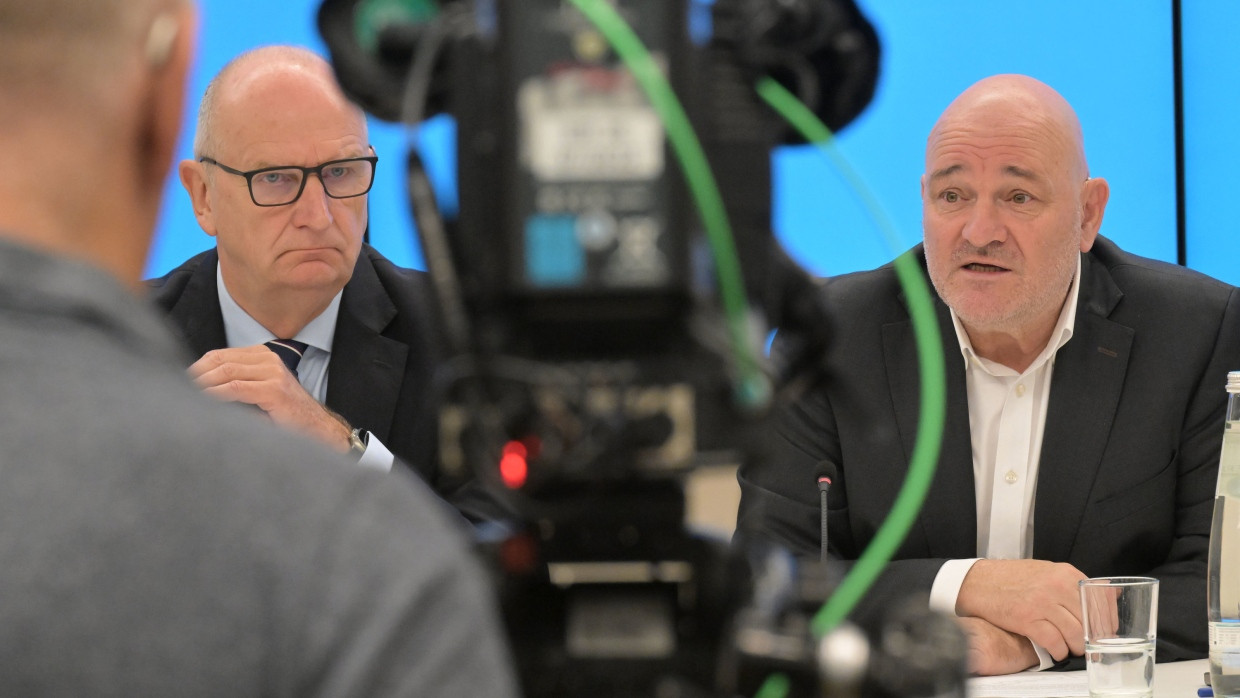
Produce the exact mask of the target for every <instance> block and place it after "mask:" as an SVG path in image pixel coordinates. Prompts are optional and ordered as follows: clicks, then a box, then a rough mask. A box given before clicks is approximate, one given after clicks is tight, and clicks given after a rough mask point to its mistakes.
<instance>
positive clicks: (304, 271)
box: [282, 261, 352, 293]
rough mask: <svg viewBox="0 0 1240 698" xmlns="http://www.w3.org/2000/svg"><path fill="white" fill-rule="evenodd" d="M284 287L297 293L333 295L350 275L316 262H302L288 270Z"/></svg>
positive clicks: (334, 267)
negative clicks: (325, 292)
mask: <svg viewBox="0 0 1240 698" xmlns="http://www.w3.org/2000/svg"><path fill="white" fill-rule="evenodd" d="M349 271H352V270H349ZM282 276H283V277H284V286H286V287H288V288H290V289H294V290H299V291H331V292H332V293H335V292H336V291H339V290H340V289H342V288H344V285H345V284H346V283H348V281H349V276H350V274H349V273H348V272H346V271H345V270H343V269H340V268H339V267H336V266H333V265H330V264H326V263H324V262H318V261H308V262H302V263H300V264H298V265H296V266H295V267H293V268H292V269H289V270H288V271H287V272H286V273H285V274H283V275H282Z"/></svg>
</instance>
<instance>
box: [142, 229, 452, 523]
mask: <svg viewBox="0 0 1240 698" xmlns="http://www.w3.org/2000/svg"><path fill="white" fill-rule="evenodd" d="M218 262H219V257H218V255H217V254H216V251H215V250H214V249H211V250H208V251H206V252H203V253H201V254H198V255H196V256H194V257H192V258H190V259H189V260H188V261H186V262H185V263H184V264H182V265H181V266H179V267H177V268H176V269H173V270H172V271H171V272H169V273H168V274H167V275H165V276H163V277H161V278H158V279H152V280H150V281H148V282H147V283H148V285H149V286H150V289H151V298H152V300H154V302H155V303H156V304H157V305H158V306H159V307H160V308H162V309H163V310H164V311H165V312H166V313H167V316H168V318H169V319H170V320H171V321H172V323H173V324H174V325H175V327H176V329H178V330H179V331H180V333H181V336H182V338H183V339H184V341H185V343H186V345H187V346H188V347H189V348H190V350H191V351H192V352H193V359H194V360H197V359H198V358H199V357H201V356H202V355H203V354H205V353H207V352H208V351H211V350H213V349H222V348H224V347H227V346H228V345H227V342H226V339H225V335H224V317H223V314H222V313H221V312H220V303H219V294H218V292H217V290H216V284H215V279H216V275H215V270H216V266H217V264H218ZM428 284H429V280H428V278H427V276H426V274H425V273H424V272H420V271H417V270H413V269H406V268H404V267H399V266H397V265H395V264H393V263H392V262H391V261H389V260H388V259H387V258H385V257H384V256H383V255H381V254H379V252H378V251H376V250H375V249H374V248H372V247H371V246H369V245H363V246H362V251H361V253H360V254H359V255H358V258H357V264H356V266H355V267H354V270H353V276H352V278H351V279H350V280H349V282H348V283H347V284H345V287H344V294H343V295H342V296H341V299H340V313H339V315H338V317H337V319H336V334H335V337H334V339H333V345H332V356H331V361H330V363H329V364H328V369H327V376H328V378H327V400H326V404H327V406H328V407H329V408H331V409H332V410H334V411H335V412H337V413H339V414H340V415H341V416H342V417H344V418H345V419H346V420H348V422H349V423H350V424H352V425H353V426H355V427H360V428H362V429H365V430H367V431H369V432H370V433H372V434H374V435H375V436H376V437H378V438H379V440H380V441H382V442H383V444H384V445H385V446H387V447H388V449H389V450H391V451H392V453H393V454H394V455H395V456H396V457H397V459H399V460H400V461H402V462H404V463H405V464H406V465H408V466H409V467H410V468H412V469H413V470H414V471H415V472H417V473H418V474H419V475H421V476H422V478H423V479H424V480H425V481H426V482H428V483H429V484H430V485H431V486H432V487H433V488H434V489H436V490H437V491H438V492H439V493H440V494H441V495H444V496H446V497H448V498H449V499H452V498H453V497H454V495H455V493H456V492H457V490H458V488H459V486H460V485H461V484H462V480H461V479H459V478H455V477H452V478H449V477H447V476H445V475H444V474H443V473H441V472H440V470H439V468H438V465H437V463H438V457H437V454H438V448H437V444H438V433H437V429H438V427H437V424H438V421H437V419H436V410H437V406H436V400H435V399H434V395H433V386H432V385H431V380H432V372H433V371H434V369H435V366H436V354H437V351H438V347H439V346H440V344H439V340H438V337H437V335H436V334H434V332H435V328H434V324H433V323H432V322H430V320H429V318H431V317H432V315H431V314H430V312H431V310H432V308H431V306H430V301H431V298H432V296H431V289H430V287H429V285H428Z"/></svg>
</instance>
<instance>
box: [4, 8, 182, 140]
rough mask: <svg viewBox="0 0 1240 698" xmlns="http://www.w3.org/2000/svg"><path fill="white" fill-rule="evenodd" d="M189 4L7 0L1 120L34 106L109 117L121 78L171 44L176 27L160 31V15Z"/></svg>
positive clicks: (9, 119) (16, 116) (23, 114)
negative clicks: (158, 25)
mask: <svg viewBox="0 0 1240 698" xmlns="http://www.w3.org/2000/svg"><path fill="white" fill-rule="evenodd" d="M186 5H187V2H185V1H184V0H89V1H83V0H38V1H37V2H32V1H31V0H0V93H2V94H3V95H4V98H3V99H0V119H4V120H5V121H7V122H9V123H12V122H13V121H14V120H16V119H19V118H23V117H27V118H28V117H31V116H34V114H33V112H34V111H35V110H34V109H33V107H39V106H43V105H48V106H58V107H60V108H61V109H64V110H66V111H69V112H71V113H76V114H80V115H90V116H91V117H93V118H94V119H101V118H104V117H106V116H107V115H108V113H109V110H108V107H109V106H110V104H109V101H108V100H109V99H110V98H111V99H115V98H116V95H117V94H118V93H119V92H121V91H122V90H118V89H117V87H118V82H123V81H125V80H126V79H127V78H128V77H129V76H131V75H133V74H134V73H135V72H137V71H139V70H140V69H141V67H142V65H143V63H144V59H145V58H147V57H148V56H147V55H146V54H147V53H148V52H150V53H158V52H160V51H166V50H167V48H168V46H169V45H170V42H171V38H172V37H171V36H169V33H170V31H168V30H165V29H164V28H160V29H156V30H155V31H154V32H152V27H153V25H154V24H155V23H156V21H157V18H158V17H160V16H161V15H169V16H171V14H172V13H175V12H176V11H178V10H183V9H184V7H185V6H186ZM163 26H164V27H167V24H166V23H165V24H164V25H163ZM171 31H172V32H175V29H172V30H171ZM152 34H158V36H152ZM148 43H149V44H150V45H149V46H148ZM155 57H157V58H158V56H155Z"/></svg>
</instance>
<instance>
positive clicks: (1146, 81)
mask: <svg viewBox="0 0 1240 698" xmlns="http://www.w3.org/2000/svg"><path fill="white" fill-rule="evenodd" d="M318 4H319V0H283V1H282V2H279V3H275V2H241V1H240V0H202V1H201V4H200V7H201V12H202V15H201V20H202V34H201V41H200V54H199V55H200V58H199V60H198V63H197V66H196V71H195V77H194V80H193V84H192V86H191V92H190V95H189V97H188V103H187V114H188V115H191V116H192V115H193V113H194V108H195V107H196V104H197V101H198V98H199V96H200V95H201V94H202V90H203V88H204V87H205V84H206V81H207V79H208V78H209V77H210V76H211V75H213V74H214V73H215V72H216V71H218V70H219V69H220V67H221V66H222V65H223V64H224V63H225V62H226V61H227V60H228V59H230V58H231V57H233V56H235V55H236V54H238V53H239V52H241V51H243V50H245V49H248V48H251V47H254V46H259V45H262V44H269V43H293V44H300V45H305V46H309V47H311V48H314V49H316V50H318V51H320V52H322V51H323V48H322V43H321V41H320V39H319V37H318V34H317V31H316V30H315V24H314V22H315V13H316V11H317V9H318ZM860 4H861V6H862V8H863V10H864V11H865V12H866V14H867V15H868V16H869V18H870V20H871V21H872V22H873V23H874V25H875V26H876V28H877V29H878V32H879V35H880V39H881V41H882V46H883V60H882V75H881V78H880V83H879V86H878V91H877V94H876V96H875V99H874V101H873V103H872V104H871V105H870V107H869V108H868V109H867V111H866V112H865V113H864V114H863V115H862V117H861V118H860V119H858V120H857V121H856V122H855V123H854V124H852V125H851V126H849V127H848V128H847V129H845V131H844V132H843V133H842V134H841V135H840V138H839V139H838V140H837V144H838V147H839V148H840V151H841V152H842V153H843V154H844V156H845V157H847V159H848V160H849V161H850V162H851V163H852V166H853V167H854V168H855V169H856V170H857V171H858V172H859V173H860V174H861V176H862V177H863V178H864V179H865V181H866V182H868V185H869V187H870V188H871V189H872V190H873V192H874V194H875V196H876V197H877V199H878V201H879V202H880V204H881V206H882V208H883V210H884V211H885V212H886V215H887V216H889V217H890V219H891V220H892V221H893V223H894V225H895V228H896V230H897V231H898V236H899V238H900V240H899V243H898V245H897V246H898V247H900V248H903V247H907V246H910V245H912V244H914V243H916V242H917V241H918V240H919V239H920V237H921V223H920V218H921V205H920V200H919V195H918V177H919V176H920V174H921V172H922V169H923V156H924V148H925V137H926V134H927V132H928V131H929V129H930V127H931V126H932V125H933V123H934V120H935V119H936V118H937V116H938V114H939V113H940V112H941V111H942V109H943V108H944V107H945V106H946V105H947V103H948V102H949V101H950V100H951V99H952V98H953V97H954V96H955V95H956V94H958V93H959V92H960V91H961V90H963V89H964V88H965V87H967V86H968V85H969V84H971V83H972V82H974V81H976V80H977V79H979V78H981V77H984V76H986V75H990V74H993V73H1000V72H1019V73H1026V74H1029V75H1032V76H1034V77H1036V78H1038V79H1040V80H1043V81H1045V82H1047V83H1049V84H1050V85H1052V86H1053V87H1055V88H1056V89H1058V90H1059V91H1060V92H1061V93H1063V95H1064V96H1065V97H1066V98H1067V99H1068V100H1069V101H1070V102H1071V103H1072V104H1073V105H1074V106H1075V107H1076V109H1077V111H1078V113H1079V114H1080V117H1081V121H1082V123H1083V126H1084V130H1085V139H1086V151H1087V153H1088V156H1089V159H1090V165H1091V170H1092V174H1093V175H1095V176H1102V177H1105V178H1106V179H1108V180H1109V181H1110V183H1111V190H1112V195H1111V203H1110V205H1109V207H1108V209H1107V215H1106V219H1105V221H1104V223H1103V226H1102V233H1103V234H1104V235H1107V236H1109V237H1111V238H1113V239H1115V240H1117V241H1118V242H1119V243H1120V244H1121V245H1123V246H1124V247H1126V248H1127V249H1129V250H1131V251H1134V252H1137V253H1139V254H1143V255H1147V256H1151V257H1157V258H1160V259H1165V260H1168V261H1176V241H1177V237H1176V236H1177V230H1176V226H1177V220H1176V206H1177V200H1176V146H1175V122H1174V105H1175V100H1174V76H1175V74H1174V61H1173V41H1172V39H1173V31H1172V5H1171V3H1128V2H1120V1H1119V0H1112V1H1099V2H1089V3H1082V2H1079V1H1077V0H1072V1H1069V0H1046V1H1045V2H1043V3H1041V4H1040V5H1039V6H1038V8H1037V10H1036V11H1030V10H1029V9H1028V8H1026V9H1024V10H1018V9H1016V8H1013V7H1012V6H1011V5H1009V4H1008V3H995V2H992V1H991V0H956V2H953V3H951V6H950V9H949V8H947V7H946V6H944V5H942V4H940V3H914V2H882V1H880V0H861V3H860ZM1119 17H1122V21H1119V20H1118V19H1117V18H1119ZM1220 17H1222V18H1224V19H1223V21H1220ZM1065 18H1071V19H1070V21H1066V20H1065ZM1237 19H1240V7H1237V6H1236V5H1235V4H1234V3H1229V2H1227V0H1206V1H1203V2H1195V3H1192V6H1191V8H1189V9H1186V11H1185V14H1184V22H1183V24H1184V29H1185V33H1186V35H1187V34H1188V33H1189V32H1191V33H1192V36H1193V37H1195V38H1194V39H1193V40H1192V41H1188V40H1186V41H1185V42H1184V45H1185V57H1184V90H1185V99H1184V104H1185V137H1186V142H1187V146H1186V148H1185V162H1186V163H1187V164H1188V166H1189V168H1190V169H1189V171H1188V176H1187V177H1186V182H1187V195H1186V197H1185V205H1186V207H1187V215H1186V220H1187V221H1188V226H1187V230H1188V237H1187V249H1188V255H1187V261H1188V264H1189V266H1193V267H1195V268H1199V269H1202V270H1203V271H1206V272H1207V273H1210V274H1213V275H1215V276H1218V277H1220V278H1224V279H1226V280H1228V281H1231V282H1232V283H1237V282H1240V273H1236V272H1233V271H1232V270H1231V268H1232V267H1233V266H1234V265H1231V264H1229V263H1228V260H1229V259H1230V258H1235V256H1234V255H1231V254H1229V253H1232V252H1236V251H1240V241H1233V240H1232V236H1231V235H1230V234H1229V230H1230V225H1229V221H1226V220H1224V219H1223V218H1222V217H1223V216H1225V215H1226V214H1227V212H1228V211H1227V208H1226V207H1225V205H1221V204H1223V203H1224V202H1225V201H1227V196H1226V194H1227V192H1226V190H1224V189H1222V188H1223V187H1226V186H1227V180H1228V179H1229V178H1230V177H1229V176H1230V175H1231V172H1230V170H1223V169H1222V167H1223V166H1224V163H1230V162H1234V161H1235V158H1234V157H1233V156H1234V155H1236V154H1237V151H1240V137H1237V136H1235V135H1234V134H1233V132H1232V130H1230V129H1224V128H1218V127H1217V126H1216V125H1217V124H1224V123H1227V120H1228V119H1229V117H1230V116H1231V113H1232V111H1233V110H1232V107H1233V106H1234V101H1235V98H1234V97H1232V96H1230V95H1232V94H1234V93H1235V90H1226V92H1227V93H1228V96H1226V97H1223V96H1220V95H1218V94H1216V93H1217V92H1218V91H1217V90H1214V89H1212V88H1213V86H1214V85H1218V84H1225V81H1224V80H1222V79H1221V76H1220V70H1221V71H1223V74H1231V75H1233V76H1234V74H1235V73H1236V70H1235V69H1234V68H1232V67H1231V66H1234V65H1236V60H1237V58H1240V47H1238V46H1237V45H1236V44H1235V42H1234V41H1232V40H1231V39H1230V37H1229V36H1228V35H1227V33H1226V28H1227V27H1234V26H1236V20H1237ZM1233 82H1234V81H1233ZM371 128H372V132H371V140H372V142H373V143H374V145H375V148H376V150H377V151H378V153H379V155H380V157H381V162H380V164H379V171H378V176H377V181H376V183H375V187H374V190H373V193H372V195H371V199H370V201H371V218H370V220H371V242H372V243H373V244H374V245H375V246H376V247H378V248H379V249H380V250H381V251H383V252H384V253H385V254H387V255H388V256H389V257H391V258H392V259H394V260H395V261H396V262H398V263H400V264H404V265H407V266H415V267H419V268H420V267H422V259H421V252H420V250H419V249H418V246H417V243H416V240H415V238H414V234H413V232H412V231H413V228H412V222H411V218H410V216H409V213H408V210H407V207H406V204H405V202H404V198H403V181H402V180H403V173H402V166H403V159H404V153H405V150H406V148H407V143H408V139H409V138H410V137H411V135H410V134H409V133H408V132H407V131H406V130H405V129H403V128H400V127H395V126H392V125H388V124H383V123H381V122H374V121H372V125H371ZM452 136H453V132H452V124H451V123H450V122H449V121H448V120H446V119H442V118H441V119H436V120H433V121H432V122H429V123H428V124H426V125H425V126H423V128H422V129H420V130H419V132H418V135H417V136H416V137H417V139H418V140H419V142H420V143H421V144H422V145H423V147H424V150H425V151H427V154H428V160H429V163H428V165H429V167H430V168H431V170H432V176H433V178H434V179H435V180H436V183H437V188H438V190H439V191H440V194H441V195H442V196H446V197H447V198H448V200H449V201H453V200H454V197H455V190H454V186H453V184H452V181H451V176H452V175H451V173H452V167H453V163H452V154H451V139H452ZM191 138H192V123H190V120H187V124H186V129H185V132H184V134H183V139H182V148H181V150H182V155H181V156H182V157H190V139H191ZM774 163H775V179H776V186H775V191H774V204H775V220H774V221H773V224H774V226H775V230H776V232H777V234H778V235H779V236H780V238H781V240H783V242H784V244H785V246H786V247H787V248H788V249H789V250H790V252H791V253H792V254H793V255H794V256H795V257H796V258H797V259H799V260H800V261H801V262H802V263H803V264H805V265H806V266H808V267H809V268H810V269H811V270H813V271H815V272H817V273H820V274H837V273H841V272H846V271H852V270H857V269H867V268H872V267H875V266H878V265H880V264H882V263H884V262H886V261H887V260H889V259H890V257H891V256H892V255H893V252H894V250H893V249H891V246H889V245H887V244H886V243H885V242H884V241H883V239H882V238H881V237H880V236H879V234H878V228H877V226H876V224H875V221H874V220H873V219H872V217H871V216H870V214H869V213H868V212H867V211H866V210H865V209H864V208H863V207H862V206H861V205H860V203H859V199H858V197H857V195H856V193H855V192H853V191H852V190H851V189H850V188H849V186H848V185H847V184H846V183H845V182H844V180H843V179H842V178H841V177H840V175H839V174H838V173H837V172H836V171H835V170H834V169H833V168H832V167H831V166H829V165H828V164H827V162H826V161H825V160H824V159H823V158H822V157H821V156H820V154H819V153H818V152H817V151H816V150H815V149H813V148H809V147H796V148H784V149H781V150H779V151H778V152H776V153H775V155H774ZM1212 168H1213V169H1212ZM1216 170H1217V171H1220V172H1222V173H1223V174H1224V175H1227V176H1228V177H1226V178H1224V177H1220V176H1217V175H1212V174H1211V172H1212V171H1216ZM167 201H168V203H167V204H166V206H165V210H164V212H163V216H162V218H161V222H160V226H159V230H158V233H157V238H156V241H155V245H154V248H153V250H152V254H151V258H150V260H149V264H148V272H149V273H150V274H152V275H155V274H162V273H163V272H165V271H166V270H168V269H169V268H171V267H172V266H175V265H176V264H177V263H179V262H180V261H182V260H184V259H185V258H186V257H188V256H190V255H191V254H193V253H195V252H198V251H200V250H203V249H206V248H207V247H210V246H211V245H212V244H213V242H212V240H211V239H210V238H209V237H207V236H206V235H205V234H204V233H202V232H201V230H199V228H198V227H197V224H196V222H195V220H194V218H193V215H192V212H191V210H190V207H189V202H188V200H187V196H186V194H185V192H184V191H183V190H182V189H181V187H180V184H179V182H177V181H175V178H174V179H173V180H172V181H170V182H169V183H168V198H167Z"/></svg>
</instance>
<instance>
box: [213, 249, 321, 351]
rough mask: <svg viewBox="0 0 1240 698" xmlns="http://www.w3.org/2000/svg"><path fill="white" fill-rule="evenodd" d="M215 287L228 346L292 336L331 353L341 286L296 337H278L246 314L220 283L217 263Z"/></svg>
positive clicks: (241, 345) (247, 345)
mask: <svg viewBox="0 0 1240 698" xmlns="http://www.w3.org/2000/svg"><path fill="white" fill-rule="evenodd" d="M215 287H216V289H218V291H219V297H220V312H221V313H222V314H223V316H224V337H225V338H226V340H227V341H228V346H230V347H249V346H254V345H256V344H262V343H264V342H266V341H268V340H271V339H296V340H297V341H299V342H305V343H306V344H308V345H310V346H312V347H317V348H319V349H322V350H323V351H326V352H329V353H330V352H331V350H332V338H333V337H335V336H336V317H337V316H338V315H339V313H340V297H341V296H342V295H343V294H344V289H341V290H340V291H337V292H336V295H335V296H334V297H333V298H332V302H331V303H328V304H327V308H325V309H324V310H323V312H321V313H319V314H318V316H316V317H315V318H314V319H313V320H311V321H310V322H309V323H307V324H306V326H305V327H303V328H302V329H301V332H298V333H297V336H296V337H279V338H278V337H276V336H275V335H273V334H271V331H270V330H268V329H267V328H266V327H263V326H262V325H261V324H259V322H258V320H255V319H254V318H253V317H250V314H249V313H247V312H245V309H243V308H242V307H241V306H240V305H238V304H237V301H235V300H233V297H232V294H230V293H229V292H228V288H227V287H225V286H224V275H223V273H221V272H220V266H219V264H218V263H217V264H216V265H215Z"/></svg>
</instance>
